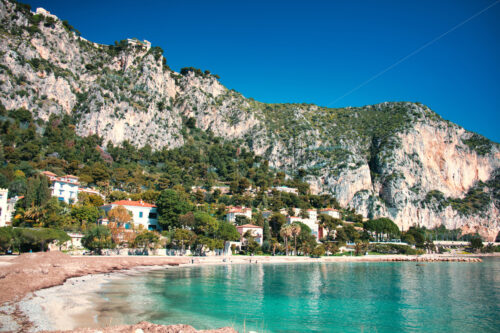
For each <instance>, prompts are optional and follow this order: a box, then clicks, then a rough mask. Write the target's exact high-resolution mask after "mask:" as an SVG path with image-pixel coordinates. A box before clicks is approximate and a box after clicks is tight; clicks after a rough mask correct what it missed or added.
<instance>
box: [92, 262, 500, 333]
mask: <svg viewBox="0 0 500 333" xmlns="http://www.w3.org/2000/svg"><path fill="white" fill-rule="evenodd" d="M99 298H100V301H99V302H98V313H99V315H98V317H97V318H96V319H97V320H98V321H99V322H100V323H101V324H116V323H127V324H132V323H136V322H138V321H141V320H147V321H151V322H154V323H157V324H178V323H183V324H190V325H192V326H194V327H195V328H197V329H208V328H217V327H223V326H232V327H234V328H235V329H237V330H239V331H240V332H243V331H246V332H248V331H257V332H309V331H311V332H500V305H499V304H500V258H485V259H484V261H483V263H460V262H440V263H422V264H416V263H411V262H394V263H393V262H378V263H310V264H309V263H300V264H250V265H228V266H195V267H181V268H169V269H165V270H161V271H151V272H146V273H141V274H140V275H136V276H131V277H127V278H123V279H116V280H113V281H111V282H109V283H107V284H105V285H104V286H103V288H102V289H101V291H100V293H99Z"/></svg>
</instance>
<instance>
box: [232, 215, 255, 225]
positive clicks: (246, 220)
mask: <svg viewBox="0 0 500 333" xmlns="http://www.w3.org/2000/svg"><path fill="white" fill-rule="evenodd" d="M250 222H251V221H250V219H249V218H248V217H246V216H243V215H236V217H235V218H234V224H236V225H244V224H249V223H250Z"/></svg>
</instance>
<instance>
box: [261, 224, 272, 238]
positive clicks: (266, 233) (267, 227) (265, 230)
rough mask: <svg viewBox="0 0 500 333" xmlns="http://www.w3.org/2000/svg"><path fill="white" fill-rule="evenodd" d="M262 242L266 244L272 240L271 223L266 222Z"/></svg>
mask: <svg viewBox="0 0 500 333" xmlns="http://www.w3.org/2000/svg"><path fill="white" fill-rule="evenodd" d="M262 228H263V230H262V240H263V241H264V242H269V241H270V240H271V231H270V230H269V222H267V220H264V227H262Z"/></svg>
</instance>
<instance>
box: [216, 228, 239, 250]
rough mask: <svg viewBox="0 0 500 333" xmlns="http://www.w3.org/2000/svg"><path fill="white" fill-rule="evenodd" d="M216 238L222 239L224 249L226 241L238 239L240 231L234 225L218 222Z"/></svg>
mask: <svg viewBox="0 0 500 333" xmlns="http://www.w3.org/2000/svg"><path fill="white" fill-rule="evenodd" d="M216 237H217V239H220V240H222V241H224V249H225V248H226V242H230V241H238V240H240V233H239V232H238V230H237V229H236V227H235V226H234V225H232V224H231V223H227V222H220V223H219V228H218V229H217V233H216Z"/></svg>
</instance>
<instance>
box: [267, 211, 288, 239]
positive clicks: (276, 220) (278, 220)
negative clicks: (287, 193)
mask: <svg viewBox="0 0 500 333" xmlns="http://www.w3.org/2000/svg"><path fill="white" fill-rule="evenodd" d="M285 223H286V217H285V216H284V215H282V214H280V213H274V214H273V215H272V216H271V218H270V219H269V225H270V226H271V231H272V234H273V235H274V237H278V236H279V234H280V230H281V227H282V226H283V225H284V224H285Z"/></svg>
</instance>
